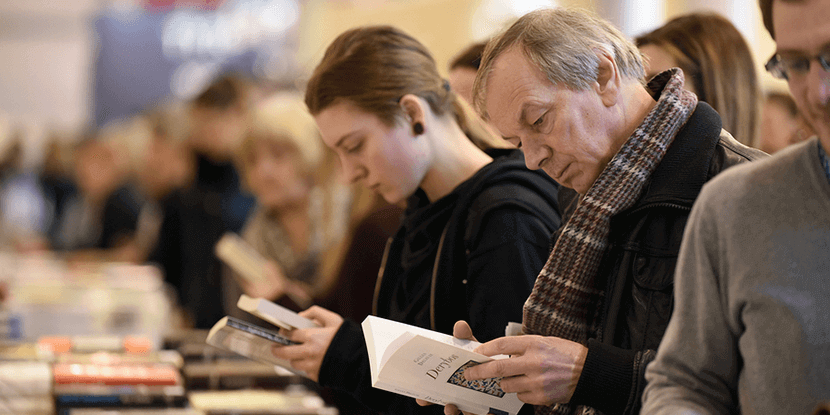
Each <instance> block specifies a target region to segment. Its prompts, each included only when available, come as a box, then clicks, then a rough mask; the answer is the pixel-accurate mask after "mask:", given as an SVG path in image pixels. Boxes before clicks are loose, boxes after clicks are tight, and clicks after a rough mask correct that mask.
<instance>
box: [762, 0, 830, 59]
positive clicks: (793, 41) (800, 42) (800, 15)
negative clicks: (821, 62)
mask: <svg viewBox="0 0 830 415" xmlns="http://www.w3.org/2000/svg"><path fill="white" fill-rule="evenodd" d="M772 24H773V28H774V29H775V37H776V45H777V51H778V52H779V53H780V52H802V53H809V54H813V53H817V52H818V51H821V50H823V49H825V48H827V47H830V1H827V0H804V1H799V0H796V1H793V0H774V1H773V4H772Z"/></svg>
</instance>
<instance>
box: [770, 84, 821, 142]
mask: <svg viewBox="0 0 830 415" xmlns="http://www.w3.org/2000/svg"><path fill="white" fill-rule="evenodd" d="M761 131H763V134H761V136H760V143H759V148H760V149H761V150H764V151H766V152H767V153H769V154H773V153H777V152H778V151H779V150H782V149H784V148H785V147H787V146H789V145H790V144H795V143H800V142H802V141H804V140H806V139H808V138H810V137H811V136H812V135H813V132H812V130H811V129H810V127H809V126H808V125H807V123H806V122H805V121H804V118H803V117H802V116H801V113H799V111H798V107H797V106H796V105H795V101H794V100H793V98H792V97H791V96H790V94H788V93H786V92H770V93H768V94H767V95H766V98H765V99H764V106H763V110H762V111H761Z"/></svg>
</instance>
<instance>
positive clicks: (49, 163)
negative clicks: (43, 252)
mask: <svg viewBox="0 0 830 415" xmlns="http://www.w3.org/2000/svg"><path fill="white" fill-rule="evenodd" d="M70 141H71V138H70V137H69V136H67V135H63V134H60V133H57V132H53V133H51V134H50V135H49V137H48V138H47V139H46V146H45V151H44V154H43V164H42V165H41V168H40V175H39V181H40V187H41V189H43V194H44V196H45V197H46V200H47V201H48V203H49V206H50V207H51V212H52V216H51V220H50V224H49V228H48V230H47V231H46V237H47V239H48V241H49V244H50V246H58V242H57V241H58V232H59V228H60V224H61V222H62V218H63V214H64V212H65V211H66V207H67V206H68V205H69V201H70V200H72V198H73V197H74V196H75V194H76V193H77V192H78V189H77V187H76V186H75V183H74V181H73V180H72V172H71V171H72V164H73V163H72V148H71V146H70V144H69V142H70Z"/></svg>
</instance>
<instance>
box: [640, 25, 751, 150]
mask: <svg viewBox="0 0 830 415" xmlns="http://www.w3.org/2000/svg"><path fill="white" fill-rule="evenodd" d="M636 43H637V47H638V48H639V49H640V51H641V52H642V53H643V55H644V57H645V65H646V80H649V79H651V78H653V77H654V76H655V75H657V74H659V73H661V72H663V71H665V70H666V69H669V68H672V67H679V68H680V69H682V70H683V74H684V75H685V77H686V78H685V84H684V85H685V87H686V89H688V90H689V91H692V92H694V93H695V94H696V95H697V97H698V99H700V100H701V101H704V102H706V103H707V104H709V105H711V106H712V108H714V109H715V111H717V112H718V114H719V115H720V117H721V120H722V121H723V128H724V129H725V130H726V131H729V133H731V134H732V136H733V137H735V138H736V139H737V140H738V141H740V142H741V143H743V144H746V145H748V146H757V144H756V142H757V136H758V124H759V123H760V111H761V92H760V88H759V85H758V76H757V74H756V73H755V61H754V60H753V59H752V53H751V52H750V50H749V46H748V45H747V43H746V41H745V40H744V38H743V36H741V33H740V32H738V29H736V28H735V26H734V25H733V24H732V23H731V22H729V20H727V19H726V18H724V17H722V16H719V15H717V14H712V13H693V14H688V15H683V16H680V17H676V18H674V19H672V20H670V21H669V22H668V23H666V24H665V25H663V26H662V27H660V28H658V29H655V30H654V31H652V32H650V33H647V34H645V35H642V36H639V37H637V39H636Z"/></svg>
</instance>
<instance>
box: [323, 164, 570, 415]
mask: <svg viewBox="0 0 830 415" xmlns="http://www.w3.org/2000/svg"><path fill="white" fill-rule="evenodd" d="M489 154H490V155H491V156H494V160H495V161H494V162H493V163H490V164H489V165H487V166H485V167H484V168H482V169H481V170H479V171H478V172H477V173H476V174H475V175H474V176H473V177H471V178H470V179H468V180H467V181H465V182H464V183H462V184H460V185H459V186H458V187H457V188H456V189H454V190H453V192H452V193H450V194H449V195H447V196H445V197H444V198H442V199H440V200H438V201H435V202H434V203H429V202H428V201H427V200H426V199H425V196H424V195H423V194H421V192H419V194H416V195H415V196H413V197H412V198H410V200H409V201H408V202H409V207H408V208H407V211H406V214H405V218H404V222H403V225H402V226H401V228H400V229H399V230H398V232H397V233H396V235H395V237H393V238H392V239H391V241H390V243H389V244H388V245H387V251H386V253H385V255H384V266H383V267H382V268H381V269H382V272H381V275H380V276H379V278H378V282H377V285H376V288H375V300H374V304H375V307H374V309H375V311H376V315H378V316H380V317H384V318H389V319H392V320H397V321H403V322H405V323H408V324H412V325H417V326H421V327H426V328H431V329H433V330H437V331H440V332H443V333H447V334H452V326H453V324H454V323H455V322H456V321H457V320H461V319H464V320H467V321H469V322H470V325H471V327H472V329H473V333H476V336H478V339H479V340H480V341H486V340H490V339H493V338H495V337H499V336H503V335H504V329H505V326H506V325H507V323H508V322H510V321H515V322H519V321H521V316H522V305H523V304H524V301H525V300H526V299H527V296H528V295H529V294H530V291H531V289H532V287H533V282H534V281H535V279H536V275H537V274H538V273H539V271H540V270H541V269H542V266H543V265H544V263H545V260H546V259H547V256H548V240H549V237H550V234H551V233H552V232H554V231H555V230H556V229H557V228H558V226H559V211H558V207H557V202H556V195H557V191H558V185H557V184H556V183H555V182H554V181H553V180H551V179H550V178H549V177H548V176H547V175H545V174H544V173H543V172H533V171H529V170H527V169H526V168H525V165H524V159H523V157H522V154H521V152H519V151H518V150H499V151H491V152H489ZM436 254H437V255H436ZM370 379H371V377H370V371H369V364H368V357H367V352H366V345H365V342H364V340H363V334H362V332H361V330H360V326H359V325H358V324H357V323H355V322H351V321H346V322H345V323H344V324H343V326H342V327H341V328H340V330H339V331H338V332H337V334H336V335H335V337H334V340H333V341H332V344H331V346H330V347H329V349H328V351H327V353H326V356H325V358H324V359H323V363H322V366H321V369H320V384H321V385H323V386H332V387H336V388H341V389H345V390H347V391H349V392H350V393H352V394H353V395H355V396H356V397H357V398H358V399H359V400H360V401H361V402H363V403H364V404H366V405H367V406H369V407H371V408H373V409H376V410H378V411H381V412H385V413H394V414H405V413H443V408H442V407H440V406H433V407H428V408H421V407H418V406H417V405H416V404H415V401H414V399H412V398H408V397H404V396H400V395H395V394H391V393H388V392H384V391H381V390H378V389H372V388H371V386H370V385H371V383H370Z"/></svg>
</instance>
